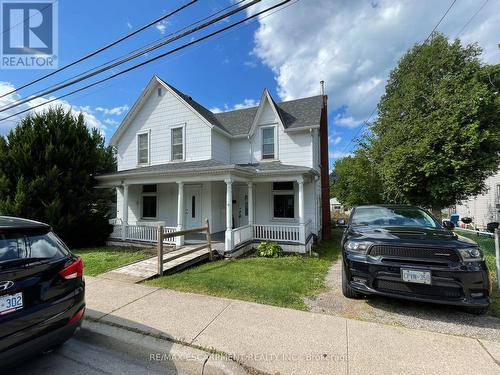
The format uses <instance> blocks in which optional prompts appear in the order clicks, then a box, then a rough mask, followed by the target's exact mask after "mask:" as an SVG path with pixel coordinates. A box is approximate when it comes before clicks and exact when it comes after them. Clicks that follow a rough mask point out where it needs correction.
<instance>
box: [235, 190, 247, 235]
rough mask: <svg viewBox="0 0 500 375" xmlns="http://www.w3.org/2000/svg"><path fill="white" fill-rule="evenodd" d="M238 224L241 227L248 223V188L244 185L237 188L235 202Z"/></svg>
mask: <svg viewBox="0 0 500 375" xmlns="http://www.w3.org/2000/svg"><path fill="white" fill-rule="evenodd" d="M237 208H238V211H237V216H238V226H239V227H242V226H245V225H247V224H248V189H247V188H246V187H245V188H244V187H240V188H239V194H238V202H237Z"/></svg>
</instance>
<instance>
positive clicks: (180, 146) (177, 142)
mask: <svg viewBox="0 0 500 375" xmlns="http://www.w3.org/2000/svg"><path fill="white" fill-rule="evenodd" d="M183 132H184V128H174V129H172V134H171V135H172V137H171V139H172V160H183V159H184V142H183Z"/></svg>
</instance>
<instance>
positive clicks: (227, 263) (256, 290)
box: [147, 230, 341, 310]
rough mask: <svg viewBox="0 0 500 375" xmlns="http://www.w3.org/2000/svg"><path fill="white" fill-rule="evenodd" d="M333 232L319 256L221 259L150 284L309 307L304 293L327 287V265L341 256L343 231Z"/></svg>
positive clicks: (286, 305)
mask: <svg viewBox="0 0 500 375" xmlns="http://www.w3.org/2000/svg"><path fill="white" fill-rule="evenodd" d="M333 235H334V237H333V239H332V240H331V241H328V242H326V241H324V242H323V243H322V245H321V246H320V247H319V248H318V249H316V251H317V252H318V253H319V258H314V257H309V256H295V255H290V256H285V257H282V258H271V259H268V258H258V257H248V258H242V259H234V260H220V261H215V262H211V263H205V264H202V265H200V266H197V267H194V268H190V269H187V270H185V271H183V272H180V273H177V274H174V275H171V276H163V277H160V278H157V279H154V280H151V281H148V282H147V284H149V285H154V286H159V287H162V288H169V289H175V290H179V291H184V292H194V293H204V294H210V295H214V296H220V297H227V298H233V299H241V300H245V301H254V302H259V303H264V304H268V305H275V306H283V307H291V308H295V309H300V310H306V308H307V307H306V305H305V303H304V297H307V296H311V295H314V294H317V293H319V292H320V291H322V290H323V289H324V288H325V285H324V279H325V275H326V273H327V271H328V268H329V267H330V265H331V264H332V262H333V261H334V260H336V259H338V257H339V256H340V241H339V239H340V235H341V232H339V231H338V230H337V231H334V233H333Z"/></svg>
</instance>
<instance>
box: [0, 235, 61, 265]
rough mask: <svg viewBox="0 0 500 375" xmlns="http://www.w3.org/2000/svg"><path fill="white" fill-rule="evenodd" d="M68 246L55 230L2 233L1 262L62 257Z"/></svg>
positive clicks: (0, 236) (0, 241)
mask: <svg viewBox="0 0 500 375" xmlns="http://www.w3.org/2000/svg"><path fill="white" fill-rule="evenodd" d="M68 252H69V250H68V248H67V247H66V245H64V243H63V242H62V241H61V240H60V239H59V237H57V236H56V235H55V234H54V233H53V232H47V233H33V234H29V233H28V234H25V233H2V234H0V263H1V262H3V261H6V260H12V259H20V258H52V259H57V258H62V257H64V256H66V255H68Z"/></svg>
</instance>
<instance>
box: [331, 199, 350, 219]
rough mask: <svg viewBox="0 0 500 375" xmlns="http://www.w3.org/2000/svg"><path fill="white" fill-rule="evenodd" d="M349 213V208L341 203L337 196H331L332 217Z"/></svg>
mask: <svg viewBox="0 0 500 375" xmlns="http://www.w3.org/2000/svg"><path fill="white" fill-rule="evenodd" d="M349 213H350V211H349V209H348V208H347V207H346V206H344V205H343V204H342V203H340V202H339V200H338V199H337V198H335V197H334V198H330V214H331V216H332V218H337V217H341V216H348V215H349Z"/></svg>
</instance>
